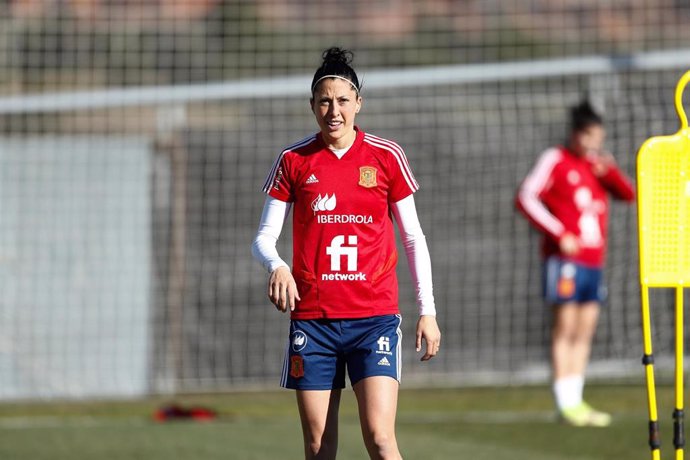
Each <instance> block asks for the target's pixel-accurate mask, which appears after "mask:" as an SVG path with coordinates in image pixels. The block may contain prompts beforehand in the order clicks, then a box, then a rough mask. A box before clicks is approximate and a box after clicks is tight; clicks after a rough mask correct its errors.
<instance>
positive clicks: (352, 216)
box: [263, 129, 419, 319]
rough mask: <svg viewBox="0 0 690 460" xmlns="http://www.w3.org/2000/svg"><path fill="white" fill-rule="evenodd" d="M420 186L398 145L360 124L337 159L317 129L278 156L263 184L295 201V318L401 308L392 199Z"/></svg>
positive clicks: (276, 195)
mask: <svg viewBox="0 0 690 460" xmlns="http://www.w3.org/2000/svg"><path fill="white" fill-rule="evenodd" d="M418 188H419V185H418V184H417V182H416V181H415V178H414V176H413V175H412V171H411V169H410V166H409V164H408V162H407V159H406V157H405V153H404V152H403V150H402V149H401V148H400V146H398V145H397V144H396V143H394V142H391V141H389V140H386V139H382V138H380V137H376V136H372V135H371V134H365V133H364V132H362V131H360V130H358V129H357V130H356V138H355V142H354V144H352V146H351V147H350V149H349V150H348V151H347V153H345V155H344V156H343V157H342V158H340V159H339V158H338V157H337V156H336V155H335V153H333V152H332V151H331V150H330V149H329V148H328V147H327V146H326V144H325V143H324V142H323V140H322V138H321V135H320V134H316V135H314V136H311V137H308V138H307V139H305V140H303V141H301V142H299V143H297V144H295V145H293V146H291V147H289V148H288V149H286V150H284V151H283V152H282V153H281V154H280V156H279V157H278V159H277V160H276V162H275V163H274V165H273V168H272V169H271V172H270V173H269V175H268V178H267V179H266V183H265V184H264V188H263V190H264V192H266V193H268V194H269V195H270V196H272V197H273V198H276V199H278V200H282V201H286V202H291V203H293V261H292V274H293V276H294V278H295V282H296V283H297V290H298V292H299V295H300V297H301V299H302V300H301V301H298V302H297V305H296V307H295V310H294V311H293V312H292V314H291V317H292V318H293V319H314V318H364V317H370V316H378V315H388V314H395V313H398V312H399V309H398V280H397V276H396V272H395V267H396V264H397V260H398V256H397V250H396V244H395V233H394V230H393V221H392V218H391V213H390V206H389V204H390V203H395V202H397V201H400V200H402V199H403V198H405V197H407V196H409V195H410V194H412V193H413V192H415V191H416V190H417V189H418Z"/></svg>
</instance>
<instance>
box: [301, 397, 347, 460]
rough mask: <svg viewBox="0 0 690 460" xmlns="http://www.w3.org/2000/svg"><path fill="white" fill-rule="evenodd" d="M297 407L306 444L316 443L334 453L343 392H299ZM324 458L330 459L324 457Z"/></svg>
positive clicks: (326, 456)
mask: <svg viewBox="0 0 690 460" xmlns="http://www.w3.org/2000/svg"><path fill="white" fill-rule="evenodd" d="M296 393H297V407H298V409H299V416H300V421H301V423H302V435H303V436H304V442H305V444H310V443H316V444H318V445H320V446H322V447H323V448H324V449H325V450H324V451H323V452H322V453H324V454H325V453H326V451H329V452H332V453H333V458H335V450H336V448H337V440H338V409H339V407H340V394H341V390H340V389H337V390H297V392H296ZM324 458H329V457H328V455H324Z"/></svg>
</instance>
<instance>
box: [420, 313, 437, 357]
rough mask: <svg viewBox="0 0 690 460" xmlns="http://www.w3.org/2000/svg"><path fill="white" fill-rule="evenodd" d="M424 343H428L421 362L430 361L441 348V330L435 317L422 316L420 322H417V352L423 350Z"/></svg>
mask: <svg viewBox="0 0 690 460" xmlns="http://www.w3.org/2000/svg"><path fill="white" fill-rule="evenodd" d="M422 341H425V342H426V352H425V353H424V356H422V359H421V361H429V360H430V359H431V358H433V357H434V356H436V353H438V351H439V349H440V348H441V330H440V329H439V328H438V324H437V323H436V317H435V316H431V315H422V316H420V317H419V321H417V344H416V350H417V351H421V350H422Z"/></svg>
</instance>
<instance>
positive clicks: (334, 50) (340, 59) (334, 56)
mask: <svg viewBox="0 0 690 460" xmlns="http://www.w3.org/2000/svg"><path fill="white" fill-rule="evenodd" d="M321 57H322V58H323V62H324V64H328V63H336V62H337V63H341V64H346V65H350V63H351V62H352V58H353V54H352V51H348V50H344V49H342V48H339V47H337V46H333V47H331V48H328V49H327V50H326V51H324V52H323V54H322V55H321Z"/></svg>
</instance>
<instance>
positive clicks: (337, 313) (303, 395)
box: [252, 48, 441, 459]
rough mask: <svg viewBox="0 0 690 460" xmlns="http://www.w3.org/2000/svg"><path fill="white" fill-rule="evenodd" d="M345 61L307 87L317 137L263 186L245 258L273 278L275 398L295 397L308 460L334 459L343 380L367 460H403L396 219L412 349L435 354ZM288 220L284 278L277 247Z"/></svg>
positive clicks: (388, 149) (432, 312) (406, 171)
mask: <svg viewBox="0 0 690 460" xmlns="http://www.w3.org/2000/svg"><path fill="white" fill-rule="evenodd" d="M351 60H352V53H351V52H349V51H346V50H342V49H340V48H330V49H328V50H326V51H325V52H324V53H323V63H322V65H321V67H319V68H318V69H317V71H316V73H315V75H314V78H313V80H312V86H311V93H312V97H311V99H310V105H311V110H312V112H313V113H314V116H315V117H316V122H317V124H318V126H319V129H320V132H319V133H317V134H315V135H312V136H309V137H307V138H305V139H303V140H302V141H300V142H298V143H296V144H294V145H292V146H290V147H288V148H287V149H285V150H284V151H283V152H282V153H281V154H280V155H279V156H278V158H277V160H276V161H275V163H274V165H273V167H272V169H271V171H270V173H269V175H268V178H267V179H266V183H265V184H264V189H263V190H264V192H266V193H267V194H268V195H269V196H268V197H267V199H266V202H265V205H264V209H263V214H262V216H261V223H260V225H259V231H258V233H257V235H256V238H255V240H254V242H253V245H252V253H253V254H254V256H255V258H256V259H258V260H259V261H260V262H261V264H262V265H263V266H264V268H266V270H267V271H268V272H269V273H270V276H269V281H268V296H269V299H270V300H271V302H273V304H274V305H275V306H276V308H277V309H278V310H280V311H283V312H284V311H288V310H289V311H290V316H291V321H290V338H289V342H288V346H287V350H286V353H285V362H284V366H283V375H282V380H281V386H283V387H286V388H292V389H295V390H297V405H298V408H299V413H300V418H301V422H302V432H303V435H304V449H305V457H306V458H319V459H322V458H323V459H330V458H335V456H336V451H337V442H338V407H339V403H340V395H341V389H342V388H344V386H345V372H346V370H347V374H348V375H349V378H350V382H351V384H352V388H353V390H354V392H355V395H356V398H357V402H358V407H359V415H360V423H361V427H362V433H363V436H364V442H365V445H366V448H367V451H368V452H369V455H370V457H371V458H376V459H399V458H401V456H400V452H399V450H398V445H397V441H396V437H395V417H396V411H397V400H398V386H399V382H400V366H401V362H402V359H401V356H400V345H401V344H400V338H401V332H400V322H401V317H400V312H399V308H398V282H397V278H396V270H395V267H396V263H397V251H396V245H395V234H394V229H393V218H395V221H396V222H397V224H398V227H399V229H400V233H401V236H402V240H403V245H404V248H405V252H406V255H407V260H408V263H409V268H410V271H411V274H412V278H413V281H414V284H415V287H416V293H417V305H418V309H419V314H420V316H419V320H418V323H417V330H416V335H417V337H416V349H417V351H420V350H421V349H422V346H423V344H425V351H424V355H423V356H422V358H421V359H422V361H426V360H429V359H431V358H432V357H433V356H435V355H436V353H437V352H438V350H439V346H440V339H441V333H440V331H439V328H438V325H437V323H436V309H435V305H434V296H433V292H432V279H431V261H430V257H429V251H428V248H427V244H426V239H425V237H424V233H423V232H422V228H421V226H420V224H419V219H418V217H417V211H416V208H415V203H414V198H413V195H412V194H413V193H414V192H415V191H416V190H417V189H418V185H417V182H416V181H415V178H414V176H413V175H412V171H411V169H410V166H409V164H408V162H407V159H406V158H405V154H404V152H403V150H402V149H401V148H400V146H398V145H397V144H396V143H394V142H391V141H389V140H386V139H382V138H380V137H377V136H373V135H371V134H368V133H364V132H363V131H361V130H360V129H359V128H358V127H356V126H355V124H354V122H355V116H356V114H357V113H358V112H359V110H360V108H361V106H362V98H361V96H360V83H359V79H358V77H357V74H356V73H355V71H354V70H353V69H352V67H351V66H350V62H351ZM290 208H292V210H293V264H292V270H291V269H290V268H289V266H288V264H287V263H285V262H284V261H283V260H282V259H281V258H280V256H279V254H278V252H277V249H276V242H277V240H278V237H279V236H280V233H281V230H282V226H283V221H284V220H285V218H286V217H287V215H288V213H289V211H290Z"/></svg>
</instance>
